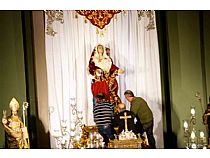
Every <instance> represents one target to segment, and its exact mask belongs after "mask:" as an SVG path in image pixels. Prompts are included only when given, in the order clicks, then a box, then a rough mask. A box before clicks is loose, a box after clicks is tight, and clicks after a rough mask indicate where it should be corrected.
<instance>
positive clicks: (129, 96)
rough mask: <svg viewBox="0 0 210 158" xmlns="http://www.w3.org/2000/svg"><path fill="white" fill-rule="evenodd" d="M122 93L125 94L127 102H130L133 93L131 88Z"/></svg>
mask: <svg viewBox="0 0 210 158" xmlns="http://www.w3.org/2000/svg"><path fill="white" fill-rule="evenodd" d="M124 95H125V98H126V100H127V101H129V102H131V101H132V99H133V97H134V94H133V92H132V91H131V90H126V91H125V93H124Z"/></svg>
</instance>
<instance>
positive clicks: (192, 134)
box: [190, 131, 195, 140]
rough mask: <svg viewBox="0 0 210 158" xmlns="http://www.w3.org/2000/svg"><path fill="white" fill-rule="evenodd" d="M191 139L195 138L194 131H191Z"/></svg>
mask: <svg viewBox="0 0 210 158" xmlns="http://www.w3.org/2000/svg"><path fill="white" fill-rule="evenodd" d="M190 137H191V139H192V140H194V139H195V132H194V131H192V133H191V135H190Z"/></svg>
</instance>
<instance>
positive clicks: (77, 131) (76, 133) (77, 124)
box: [69, 98, 83, 148]
mask: <svg viewBox="0 0 210 158" xmlns="http://www.w3.org/2000/svg"><path fill="white" fill-rule="evenodd" d="M70 107H71V108H72V116H73V117H74V118H73V120H74V121H72V122H71V124H70V143H69V148H75V146H80V139H81V135H82V129H81V126H82V120H83V116H82V111H78V110H77V104H76V99H75V98H70ZM76 148H79V147H76Z"/></svg>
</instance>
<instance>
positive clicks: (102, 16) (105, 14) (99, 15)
mask: <svg viewBox="0 0 210 158" xmlns="http://www.w3.org/2000/svg"><path fill="white" fill-rule="evenodd" d="M76 12H77V13H78V14H80V15H82V16H85V17H86V18H87V19H88V20H89V21H90V22H91V23H92V24H93V25H95V26H96V27H98V28H100V29H103V28H104V27H105V26H106V25H108V24H109V23H110V21H111V19H112V18H113V17H114V15H115V14H118V13H120V12H121V11H120V10H76Z"/></svg>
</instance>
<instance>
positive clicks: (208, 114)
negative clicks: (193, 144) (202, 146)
mask: <svg viewBox="0 0 210 158" xmlns="http://www.w3.org/2000/svg"><path fill="white" fill-rule="evenodd" d="M203 123H204V125H207V126H208V140H209V145H210V98H209V104H208V105H207V109H206V110H205V112H204V114H203Z"/></svg>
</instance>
